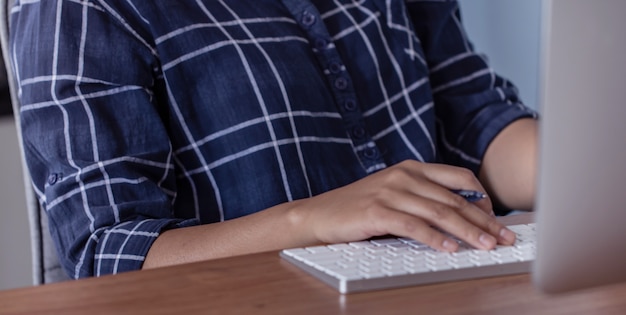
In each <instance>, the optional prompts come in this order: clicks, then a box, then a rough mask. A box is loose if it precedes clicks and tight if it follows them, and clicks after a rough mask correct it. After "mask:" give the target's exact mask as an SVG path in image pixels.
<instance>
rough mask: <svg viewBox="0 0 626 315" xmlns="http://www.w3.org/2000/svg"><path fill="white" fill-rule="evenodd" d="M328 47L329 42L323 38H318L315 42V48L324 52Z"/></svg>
mask: <svg viewBox="0 0 626 315" xmlns="http://www.w3.org/2000/svg"><path fill="white" fill-rule="evenodd" d="M327 46H328V41H327V40H325V39H323V38H318V39H316V40H315V48H317V49H318V50H324V49H326V47H327Z"/></svg>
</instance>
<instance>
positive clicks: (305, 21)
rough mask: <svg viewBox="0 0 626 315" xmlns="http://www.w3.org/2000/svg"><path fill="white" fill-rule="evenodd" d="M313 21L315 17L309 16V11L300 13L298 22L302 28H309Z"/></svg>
mask: <svg viewBox="0 0 626 315" xmlns="http://www.w3.org/2000/svg"><path fill="white" fill-rule="evenodd" d="M315 20H316V18H315V15H313V14H311V12H309V11H304V13H302V19H300V22H301V23H302V25H304V26H311V25H313V24H315Z"/></svg>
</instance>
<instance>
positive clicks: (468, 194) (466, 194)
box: [450, 189, 487, 202]
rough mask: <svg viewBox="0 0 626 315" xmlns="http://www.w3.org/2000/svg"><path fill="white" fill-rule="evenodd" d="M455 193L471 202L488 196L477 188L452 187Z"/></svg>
mask: <svg viewBox="0 0 626 315" xmlns="http://www.w3.org/2000/svg"><path fill="white" fill-rule="evenodd" d="M450 191H452V192H453V193H455V194H457V195H459V196H461V197H463V198H465V200H467V201H469V202H475V201H478V200H481V199H485V198H487V195H486V194H484V193H481V192H480V191H475V190H465V189H451V190H450Z"/></svg>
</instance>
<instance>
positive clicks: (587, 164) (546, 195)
mask: <svg viewBox="0 0 626 315" xmlns="http://www.w3.org/2000/svg"><path fill="white" fill-rule="evenodd" d="M544 5H545V8H544V12H545V19H544V25H543V26H544V28H545V30H544V39H543V45H542V46H543V48H544V51H543V52H542V59H543V60H542V72H543V76H542V80H543V82H542V84H541V85H542V96H541V100H542V101H541V104H540V111H541V115H542V117H541V121H540V135H541V140H540V142H541V144H540V158H539V173H538V188H537V189H538V190H537V193H538V195H537V201H536V205H535V210H536V222H537V229H538V230H537V237H538V240H537V243H538V244H537V258H536V260H535V262H534V264H533V266H532V270H533V276H532V277H533V282H534V284H535V285H536V287H537V288H539V289H541V290H542V291H545V292H560V291H566V290H573V289H580V288H586V287H591V286H597V285H603V284H608V283H615V282H621V281H626V246H625V245H624V244H625V241H626V60H625V58H626V32H625V30H626V18H624V13H626V1H624V0H546V1H544Z"/></svg>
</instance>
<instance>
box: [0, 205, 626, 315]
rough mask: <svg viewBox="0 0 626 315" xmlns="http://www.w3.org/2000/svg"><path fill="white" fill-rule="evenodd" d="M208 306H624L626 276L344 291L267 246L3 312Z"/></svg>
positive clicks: (295, 309)
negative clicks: (549, 285) (558, 287)
mask: <svg viewBox="0 0 626 315" xmlns="http://www.w3.org/2000/svg"><path fill="white" fill-rule="evenodd" d="M523 217H524V216H522V217H517V218H514V219H515V220H519V219H520V218H523ZM525 217H526V219H527V218H528V216H525ZM211 313H213V314H316V315H319V314H507V315H508V314H626V284H624V285H614V286H610V287H603V288H595V289H590V290H585V291H580V292H574V293H569V294H565V295H559V296H545V295H542V294H540V293H539V292H537V291H535V290H534V289H533V288H532V286H531V284H530V282H529V276H528V275H517V276H507V277H498V278H490V279H480V280H470V281H461V282H451V283H444V284H437V285H428V286H418V287H409V288H402V289H394V290H383V291H375V292H366V293H357V294H350V295H341V294H339V293H337V292H336V291H335V290H334V289H332V288H330V287H328V286H326V285H325V284H323V283H321V282H319V281H317V280H316V279H314V278H312V277H310V276H309V275H307V274H305V273H304V272H302V271H300V270H299V269H297V268H296V267H294V266H292V265H290V264H289V263H287V262H285V261H282V260H281V259H280V258H279V256H278V253H277V252H270V253H262V254H255V255H247V256H241V257H233V258H227V259H220V260H215V261H210V262H200V263H194V264H189V265H182V266H175V267H169V268H162V269H154V270H148V271H140V272H130V273H125V274H120V275H115V276H106V277H102V278H97V279H95V278H94V279H86V280H80V281H72V282H65V283H58V284H53V285H45V286H39V287H31V288H24V289H15V290H8V291H0V314H94V315H95V314H151V315H152V314H211Z"/></svg>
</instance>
